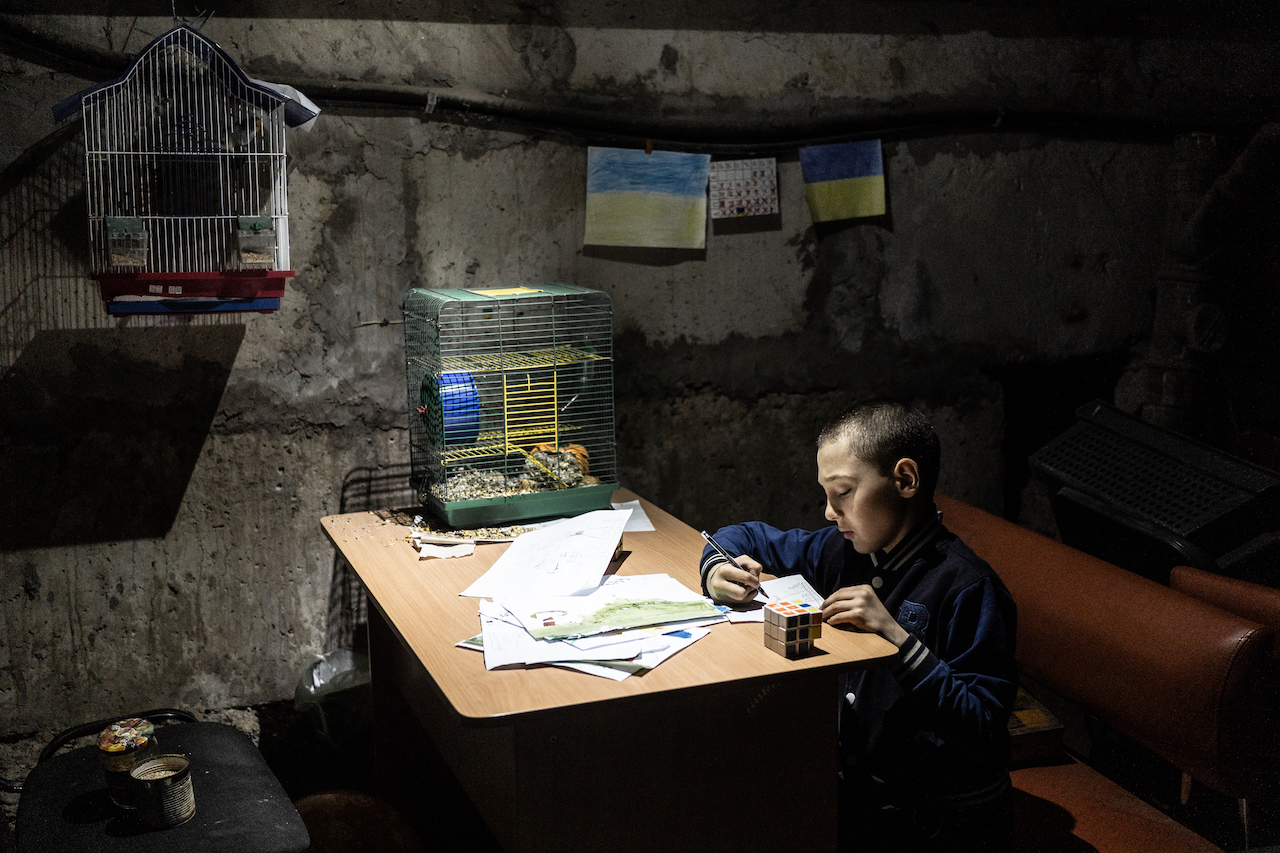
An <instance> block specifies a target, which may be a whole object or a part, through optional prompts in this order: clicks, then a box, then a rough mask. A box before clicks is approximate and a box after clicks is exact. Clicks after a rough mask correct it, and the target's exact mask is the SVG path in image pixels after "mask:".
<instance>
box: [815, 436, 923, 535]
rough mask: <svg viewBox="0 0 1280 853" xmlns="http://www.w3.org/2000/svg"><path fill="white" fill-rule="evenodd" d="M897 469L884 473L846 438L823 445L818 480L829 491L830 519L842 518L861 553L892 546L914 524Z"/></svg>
mask: <svg viewBox="0 0 1280 853" xmlns="http://www.w3.org/2000/svg"><path fill="white" fill-rule="evenodd" d="M895 473H896V472H890V473H889V474H882V473H880V470H879V469H878V468H877V467H876V466H875V465H874V464H872V463H871V462H868V461H867V460H865V459H859V458H858V457H856V456H854V455H853V453H851V452H850V451H849V448H848V447H847V446H846V445H845V443H844V442H843V441H830V442H827V443H826V444H824V445H823V446H822V447H820V448H818V485H820V486H821V487H822V490H823V491H824V492H826V493H827V512H826V516H827V520H828V521H834V522H836V525H837V526H838V527H839V528H840V532H841V533H843V534H844V538H845V539H848V540H849V541H850V542H851V543H853V549H854V550H855V551H857V552H858V553H859V554H871V553H874V552H875V551H881V550H887V549H889V548H892V547H893V546H894V545H897V544H898V543H899V542H900V541H902V538H903V537H904V536H906V535H907V533H908V532H910V530H911V513H910V509H911V506H910V504H911V502H910V500H908V497H909V496H908V495H906V494H903V491H902V486H903V484H902V481H901V478H899V477H897V476H895Z"/></svg>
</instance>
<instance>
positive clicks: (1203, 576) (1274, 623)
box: [1169, 566, 1280, 659]
mask: <svg viewBox="0 0 1280 853" xmlns="http://www.w3.org/2000/svg"><path fill="white" fill-rule="evenodd" d="M1169 586H1170V587H1171V588H1173V589H1176V590H1177V591H1178V592H1182V593H1185V594H1187V595H1190V596H1192V597H1193V598H1198V599H1200V600H1201V601H1206V602H1208V603H1209V604H1212V605H1213V606H1214V607H1218V608H1221V609H1222V610H1225V611H1227V612H1228V613H1234V614H1236V615H1237V616H1243V617H1244V618H1245V619H1249V620H1252V621H1254V622H1257V623H1258V624H1259V625H1265V626H1267V627H1268V628H1270V629H1271V630H1273V631H1277V630H1280V589H1274V588H1272V587H1269V586H1263V585H1262V584H1256V583H1252V582H1250V581H1246V580H1240V579H1238V578H1229V577H1226V576H1224V575H1219V574H1214V573H1213V572H1206V571H1203V570H1201V569H1197V568H1192V567H1191V566H1175V567H1174V568H1173V569H1172V571H1170V573H1169ZM1271 655H1272V657H1275V658H1277V659H1280V636H1277V638H1276V643H1275V644H1274V645H1273V646H1272V647H1271Z"/></svg>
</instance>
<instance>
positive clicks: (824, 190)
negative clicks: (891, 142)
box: [800, 139, 884, 222]
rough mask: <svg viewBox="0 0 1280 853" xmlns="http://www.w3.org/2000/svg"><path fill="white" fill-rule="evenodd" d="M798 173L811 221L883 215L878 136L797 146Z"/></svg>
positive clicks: (882, 178)
mask: <svg viewBox="0 0 1280 853" xmlns="http://www.w3.org/2000/svg"><path fill="white" fill-rule="evenodd" d="M800 174H801V175H802V176H803V178H804V194H805V198H807V199H808V200H809V212H810V213H811V214H813V221H814V222H831V221H832V220H835V219H854V218H857V217H860V216H882V215H884V161H883V159H882V157H881V154H880V140H878V139H872V140H869V141H867V142H845V143H841V144H839V145H813V146H810V147H808V148H801V149H800Z"/></svg>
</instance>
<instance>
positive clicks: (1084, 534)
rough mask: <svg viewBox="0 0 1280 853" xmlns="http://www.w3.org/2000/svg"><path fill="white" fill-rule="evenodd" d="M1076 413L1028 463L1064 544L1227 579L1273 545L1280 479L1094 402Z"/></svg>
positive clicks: (1147, 567)
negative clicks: (1074, 419)
mask: <svg viewBox="0 0 1280 853" xmlns="http://www.w3.org/2000/svg"><path fill="white" fill-rule="evenodd" d="M1076 415H1077V418H1078V419H1077V422H1076V423H1075V424H1074V425H1073V426H1071V428H1069V429H1068V430H1067V431H1066V432H1064V433H1062V434H1061V435H1060V436H1058V437H1057V438H1055V439H1054V440H1053V441H1051V442H1049V443H1048V444H1046V445H1045V446H1044V447H1042V448H1041V449H1040V450H1038V451H1036V452H1035V453H1034V454H1032V456H1031V458H1030V460H1029V462H1030V465H1031V469H1032V471H1034V472H1035V473H1036V475H1037V477H1039V478H1040V479H1041V480H1043V481H1044V482H1045V483H1046V484H1047V485H1048V486H1049V489H1050V496H1051V501H1052V503H1053V508H1054V513H1055V516H1056V517H1057V520H1058V526H1059V533H1060V535H1061V536H1062V539H1063V541H1064V542H1066V543H1067V544H1069V545H1073V546H1074V547H1078V548H1081V549H1082V550H1086V551H1089V552H1090V553H1094V554H1096V555H1097V556H1100V557H1103V558H1104V559H1108V560H1110V561H1112V562H1115V563H1117V564H1119V565H1122V566H1125V567H1126V568H1132V569H1134V570H1135V571H1140V572H1142V573H1143V574H1154V573H1160V572H1165V573H1167V569H1169V568H1171V567H1172V566H1174V565H1178V564H1187V565H1196V566H1199V567H1201V568H1205V569H1208V570H1210V571H1223V572H1226V573H1231V572H1230V570H1231V569H1232V568H1233V567H1234V568H1242V567H1243V565H1244V563H1245V562H1248V563H1250V564H1252V563H1255V562H1257V560H1258V559H1260V557H1261V556H1262V554H1261V552H1262V551H1268V552H1269V551H1270V550H1271V549H1272V547H1273V546H1280V533H1277V529H1278V528H1280V475H1277V474H1276V473H1274V472H1271V471H1268V470H1267V469H1265V468H1261V467H1259V466H1257V465H1254V464H1252V463H1250V462H1246V461H1245V460H1243V459H1240V458H1238V457H1235V456H1232V455H1230V454H1228V453H1224V452H1223V451H1221V450H1218V449H1216V448H1213V447H1210V446H1208V445H1206V444H1202V443H1200V442H1198V441H1195V440H1193V439H1191V438H1188V437H1186V436H1183V435H1179V434H1178V433H1174V432H1170V431H1168V430H1165V429H1162V428H1160V427H1157V426H1154V425H1152V424H1148V423H1146V422H1145V421H1142V420H1140V419H1138V418H1135V417H1133V416H1131V415H1127V414H1125V413H1124V412H1122V411H1120V410H1119V409H1116V408H1115V407H1113V406H1109V405H1107V404H1106V403H1103V402H1101V401H1097V400H1095V401H1094V402H1092V403H1089V404H1087V405H1085V406H1082V407H1081V408H1080V409H1079V410H1077V412H1076ZM1251 571H1255V570H1254V569H1251Z"/></svg>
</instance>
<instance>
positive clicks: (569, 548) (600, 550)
mask: <svg viewBox="0 0 1280 853" xmlns="http://www.w3.org/2000/svg"><path fill="white" fill-rule="evenodd" d="M630 517H631V511H630V510H616V509H598V510H595V511H594V512H588V513H584V514H583V515H580V516H578V517H576V518H567V519H565V520H564V521H561V522H558V523H556V524H552V525H550V526H548V527H543V528H540V529H538V530H531V531H529V532H528V533H525V534H524V535H522V536H521V537H520V538H518V539H516V541H514V542H512V543H511V546H510V547H509V548H507V550H506V552H504V553H503V555H502V556H501V557H499V558H498V559H497V561H496V562H495V563H494V564H493V565H492V566H491V567H490V568H489V571H487V572H485V573H484V574H483V575H481V576H480V577H479V578H478V579H477V580H476V582H475V583H473V584H471V586H469V587H467V588H466V589H465V590H463V591H462V592H461V593H460V595H463V596H469V597H473V598H506V597H520V596H534V595H575V594H578V593H583V592H590V591H591V590H593V589H595V588H596V587H598V586H599V585H600V579H601V578H602V577H604V573H605V570H606V569H608V568H609V560H610V559H611V558H612V557H613V552H614V549H616V548H617V547H618V540H619V539H621V538H622V531H623V528H625V527H626V524H627V520H628V519H629V518H630Z"/></svg>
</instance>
